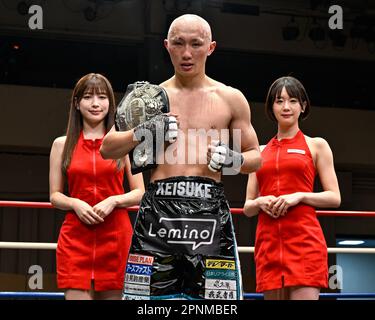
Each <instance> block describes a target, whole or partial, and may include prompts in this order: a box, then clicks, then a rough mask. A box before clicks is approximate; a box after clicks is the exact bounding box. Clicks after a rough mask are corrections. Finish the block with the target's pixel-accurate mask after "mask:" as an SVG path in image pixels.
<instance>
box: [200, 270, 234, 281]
mask: <svg viewBox="0 0 375 320" xmlns="http://www.w3.org/2000/svg"><path fill="white" fill-rule="evenodd" d="M204 275H205V277H206V279H225V280H236V271H232V270H206V271H205V273H204Z"/></svg>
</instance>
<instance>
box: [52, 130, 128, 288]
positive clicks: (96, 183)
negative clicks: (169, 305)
mask: <svg viewBox="0 0 375 320" xmlns="http://www.w3.org/2000/svg"><path fill="white" fill-rule="evenodd" d="M102 140H103V139H96V140H88V139H84V137H83V134H82V133H81V135H80V137H79V140H78V143H77V146H76V148H75V150H74V152H73V156H72V160H71V164H70V166H69V168H68V170H67V180H68V187H69V194H70V196H71V197H73V198H79V199H81V200H83V201H85V202H87V203H88V204H89V205H91V206H94V205H95V204H97V203H99V202H100V201H102V200H104V199H106V198H108V197H109V196H112V195H119V194H123V193H124V188H123V178H124V170H123V169H122V170H120V171H118V170H117V168H116V162H115V161H113V160H104V159H103V158H102V157H101V155H100V153H99V148H100V146H101V144H102ZM132 232H133V231H132V226H131V223H130V220H129V216H128V212H127V210H126V209H122V208H115V209H114V210H113V211H112V213H110V214H109V215H108V216H107V217H106V218H105V219H104V222H102V223H99V224H96V225H87V224H84V223H83V222H81V220H79V218H78V216H77V215H76V214H75V213H74V212H73V211H69V212H67V213H66V216H65V221H64V223H63V225H62V227H61V230H60V235H59V239H58V245H57V251H56V260H57V283H58V287H59V288H74V289H85V290H89V289H90V288H91V282H92V280H94V288H95V290H96V291H105V290H121V289H122V287H123V281H124V272H125V265H126V260H127V255H128V251H129V247H130V243H131V237H132Z"/></svg>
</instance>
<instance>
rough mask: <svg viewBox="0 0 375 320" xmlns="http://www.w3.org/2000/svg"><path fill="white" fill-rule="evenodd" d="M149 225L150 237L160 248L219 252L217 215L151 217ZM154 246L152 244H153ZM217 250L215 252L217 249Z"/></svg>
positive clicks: (206, 252) (194, 252)
mask: <svg viewBox="0 0 375 320" xmlns="http://www.w3.org/2000/svg"><path fill="white" fill-rule="evenodd" d="M147 216H148V218H149V224H148V227H147V235H148V236H149V239H153V240H154V241H151V242H154V244H155V246H157V247H158V248H159V249H160V248H164V249H166V250H168V251H170V250H171V249H172V250H174V251H175V252H181V253H186V254H208V253H210V254H219V248H220V246H219V232H218V228H217V226H218V224H219V221H218V219H217V217H214V216H212V215H210V216H205V215H198V216H197V215H194V218H190V217H186V216H181V215H178V216H176V217H173V218H170V217H161V216H158V217H153V218H152V217H151V216H152V215H147ZM151 246H152V244H151ZM216 250H217V252H216V253H215V252H213V251H216Z"/></svg>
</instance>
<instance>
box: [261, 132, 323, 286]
mask: <svg viewBox="0 0 375 320" xmlns="http://www.w3.org/2000/svg"><path fill="white" fill-rule="evenodd" d="M262 157H263V166H262V167H261V169H260V170H259V171H257V173H256V175H257V179H258V185H259V193H260V196H266V195H274V196H279V195H284V194H290V193H294V192H298V191H299V192H313V187H314V179H315V175H316V171H315V167H314V163H313V159H312V156H311V153H310V150H309V148H308V146H307V143H306V140H305V137H304V135H303V133H302V132H301V131H298V133H297V134H296V136H295V137H293V138H291V139H282V140H281V141H278V140H277V137H275V138H273V139H272V140H271V141H270V142H269V143H268V144H267V146H266V147H265V148H264V150H263V151H262ZM255 264H256V280H257V288H256V290H257V292H263V291H267V290H274V289H279V288H282V287H289V286H309V287H310V286H311V287H327V285H328V261H327V245H326V242H325V238H324V235H323V231H322V229H321V226H320V224H319V221H318V219H317V217H316V212H315V209H314V208H313V207H311V206H309V205H306V204H298V205H296V206H294V207H291V208H289V210H288V212H287V213H286V214H285V216H283V217H280V218H278V219H274V218H272V217H270V216H269V215H267V214H266V213H264V212H262V211H261V212H260V213H259V216H258V225H257V230H256V239H255Z"/></svg>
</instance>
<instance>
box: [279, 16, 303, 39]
mask: <svg viewBox="0 0 375 320" xmlns="http://www.w3.org/2000/svg"><path fill="white" fill-rule="evenodd" d="M282 33H283V39H284V40H286V41H290V40H296V39H297V38H298V36H299V27H298V24H297V23H296V22H295V20H294V17H292V18H291V20H290V21H289V22H288V24H287V25H286V27H283V30H282Z"/></svg>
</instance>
